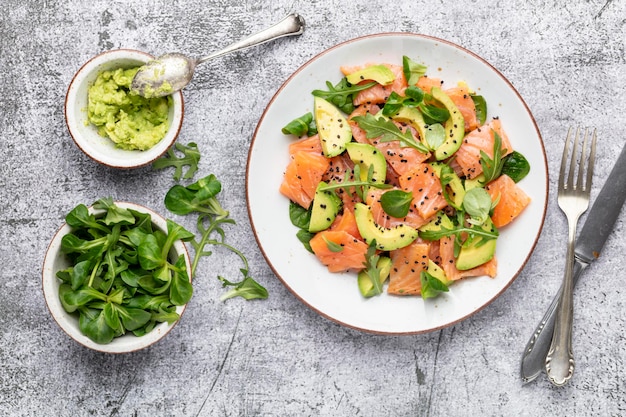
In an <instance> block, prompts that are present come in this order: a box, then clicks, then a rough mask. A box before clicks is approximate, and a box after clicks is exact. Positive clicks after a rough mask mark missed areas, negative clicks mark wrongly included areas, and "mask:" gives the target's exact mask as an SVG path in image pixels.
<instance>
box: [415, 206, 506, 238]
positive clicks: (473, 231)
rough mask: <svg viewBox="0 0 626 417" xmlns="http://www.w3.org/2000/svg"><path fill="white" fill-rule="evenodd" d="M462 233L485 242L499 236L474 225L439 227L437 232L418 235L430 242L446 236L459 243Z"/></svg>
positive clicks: (425, 232) (424, 232) (428, 231)
mask: <svg viewBox="0 0 626 417" xmlns="http://www.w3.org/2000/svg"><path fill="white" fill-rule="evenodd" d="M459 213H461V214H463V212H462V211H460V212H459ZM464 233H467V234H468V235H469V236H470V237H474V236H480V237H482V238H483V239H484V240H485V241H486V240H489V239H497V238H498V235H499V233H498V231H497V230H495V231H487V230H483V229H482V228H480V227H479V226H474V225H472V226H469V227H467V226H462V225H459V226H456V227H453V228H451V229H448V228H446V227H441V228H440V229H438V230H424V231H420V232H419V235H420V237H421V238H422V239H424V240H430V241H435V240H439V239H441V238H444V237H448V236H454V237H457V238H458V239H457V240H459V241H461V236H463V234H464Z"/></svg>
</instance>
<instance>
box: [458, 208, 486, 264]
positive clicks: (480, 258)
mask: <svg viewBox="0 0 626 417" xmlns="http://www.w3.org/2000/svg"><path fill="white" fill-rule="evenodd" d="M482 228H483V229H484V230H488V231H492V230H494V229H495V226H494V225H493V223H492V221H491V219H489V218H487V221H486V222H485V223H484V224H483V226H482ZM495 253H496V239H489V240H487V241H483V238H481V237H476V238H474V239H473V240H472V241H471V242H470V243H469V244H468V243H464V244H463V245H462V246H461V250H460V251H459V256H458V258H457V259H456V268H457V269H459V270H461V271H466V270H468V269H472V268H475V267H477V266H479V265H482V264H484V263H485V262H488V261H490V260H491V259H492V258H493V256H494V255H495Z"/></svg>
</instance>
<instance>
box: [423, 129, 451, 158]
mask: <svg viewBox="0 0 626 417" xmlns="http://www.w3.org/2000/svg"><path fill="white" fill-rule="evenodd" d="M424 136H425V138H424V139H425V141H426V143H427V144H428V149H430V150H431V151H434V150H436V149H437V148H438V147H440V146H441V145H442V144H443V143H444V142H445V141H446V130H445V129H444V127H443V126H442V125H441V124H440V123H433V124H431V125H428V127H426V128H425V129H424Z"/></svg>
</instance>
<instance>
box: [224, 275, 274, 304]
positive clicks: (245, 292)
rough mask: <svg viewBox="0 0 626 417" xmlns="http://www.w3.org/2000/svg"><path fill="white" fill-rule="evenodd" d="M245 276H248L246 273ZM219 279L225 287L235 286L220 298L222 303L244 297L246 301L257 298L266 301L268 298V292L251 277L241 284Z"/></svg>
mask: <svg viewBox="0 0 626 417" xmlns="http://www.w3.org/2000/svg"><path fill="white" fill-rule="evenodd" d="M244 275H246V274H245V273H244ZM219 279H220V281H222V286H223V287H226V286H234V288H233V289H231V290H230V291H228V292H226V293H224V294H223V295H222V296H221V297H220V300H221V301H225V300H227V299H229V298H233V297H243V298H244V299H246V300H254V299H257V298H261V299H265V298H267V297H268V292H267V290H266V289H265V288H263V286H261V285H260V284H259V283H258V282H256V281H255V280H253V279H252V278H251V277H248V276H246V278H245V279H244V280H243V281H241V282H230V281H228V280H227V279H225V278H223V277H219Z"/></svg>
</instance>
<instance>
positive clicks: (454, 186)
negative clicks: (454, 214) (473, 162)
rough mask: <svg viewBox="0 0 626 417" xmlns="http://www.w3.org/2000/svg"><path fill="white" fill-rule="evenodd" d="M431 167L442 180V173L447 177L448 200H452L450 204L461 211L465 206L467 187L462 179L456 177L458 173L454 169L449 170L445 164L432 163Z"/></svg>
mask: <svg viewBox="0 0 626 417" xmlns="http://www.w3.org/2000/svg"><path fill="white" fill-rule="evenodd" d="M430 166H431V167H432V168H433V171H435V174H437V176H438V177H439V179H440V180H441V175H442V172H443V174H444V175H446V177H447V178H446V180H447V181H449V182H448V184H447V185H446V187H447V190H446V191H447V193H448V198H450V200H451V201H449V203H450V205H451V206H452V207H454V208H455V209H461V207H462V206H463V197H465V187H464V186H463V182H462V181H461V178H459V176H458V175H456V172H454V170H453V169H451V168H449V167H448V166H447V165H446V164H444V163H441V162H432V163H431V164H430ZM446 167H447V168H446ZM442 185H443V184H442Z"/></svg>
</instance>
